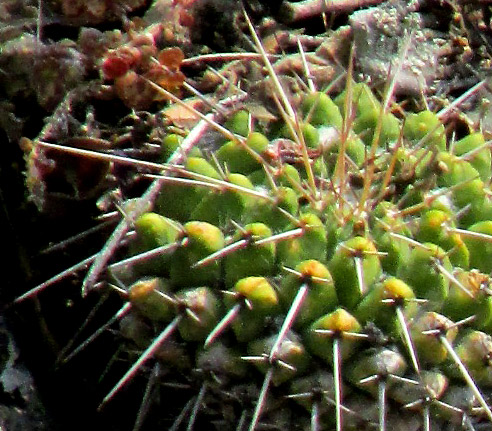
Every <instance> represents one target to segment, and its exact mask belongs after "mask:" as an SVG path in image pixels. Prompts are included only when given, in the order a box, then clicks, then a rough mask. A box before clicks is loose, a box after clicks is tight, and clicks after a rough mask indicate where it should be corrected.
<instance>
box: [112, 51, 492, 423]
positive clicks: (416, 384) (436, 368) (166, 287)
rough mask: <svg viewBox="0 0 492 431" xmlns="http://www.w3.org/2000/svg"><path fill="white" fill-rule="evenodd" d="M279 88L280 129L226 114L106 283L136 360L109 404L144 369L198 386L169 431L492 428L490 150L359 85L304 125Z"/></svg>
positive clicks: (162, 195) (312, 95)
mask: <svg viewBox="0 0 492 431" xmlns="http://www.w3.org/2000/svg"><path fill="white" fill-rule="evenodd" d="M265 61H268V60H265ZM267 64H268V63H267ZM274 78H275V76H274V75H273V76H272V79H274ZM163 91H164V90H163ZM276 91H277V92H278V93H279V94H277V97H278V99H279V100H280V101H281V102H279V103H282V104H283V106H282V108H283V114H284V117H283V120H282V122H283V124H282V125H281V126H280V127H279V125H278V124H274V123H273V121H272V122H271V123H270V124H265V122H263V123H262V124H260V123H259V122H255V121H254V118H253V126H254V127H256V129H251V127H250V123H249V122H250V121H251V118H250V116H249V115H245V114H244V112H243V111H240V115H236V116H234V118H228V119H227V122H226V124H228V126H229V127H230V128H232V129H233V131H234V132H235V133H232V132H231V131H230V130H229V131H228V132H227V131H226V132H225V133H224V134H225V135H226V136H225V137H224V139H223V140H222V141H220V142H217V143H216V148H213V149H211V150H209V151H203V152H202V153H200V152H196V153H194V154H193V156H192V157H189V158H188V159H187V160H186V162H185V163H184V167H177V166H174V168H175V169H172V168H173V167H171V169H168V170H164V171H163V173H162V175H161V176H159V179H158V180H157V181H162V182H164V183H165V184H166V186H165V187H162V188H161V190H160V191H159V193H158V197H157V199H156V204H155V206H154V208H153V212H151V211H150V210H149V211H146V212H145V213H144V214H142V215H140V216H139V217H138V218H137V219H136V220H135V221H134V228H135V232H136V235H135V237H134V238H133V239H132V243H131V244H130V247H129V251H128V253H129V256H128V259H127V260H126V261H125V263H124V264H116V265H112V266H110V271H109V272H110V275H109V278H110V280H118V282H119V283H120V291H121V296H122V300H123V302H124V306H125V307H126V310H125V313H126V314H127V316H126V317H128V315H129V316H131V318H132V319H133V320H134V322H133V324H134V325H135V327H133V328H132V329H131V330H130V329H129V325H130V324H131V323H132V322H130V320H128V319H124V320H121V322H120V323H119V325H120V331H121V334H123V335H125V336H126V340H125V341H122V343H123V347H122V349H123V350H125V349H126V350H128V351H131V350H132V349H134V348H135V346H137V348H138V349H140V350H143V353H142V355H141V356H140V357H139V358H138V359H137V360H136V362H135V363H134V364H133V365H132V366H131V367H130V368H129V370H128V372H127V373H126V374H125V375H124V376H123V377H122V378H121V379H120V381H119V382H117V383H116V382H115V386H114V387H113V389H112V390H111V391H110V392H109V394H108V395H107V396H106V397H105V398H104V400H103V404H106V403H109V402H111V400H112V399H113V398H114V397H117V396H118V393H119V391H121V390H124V389H123V388H125V387H126V386H130V385H131V380H132V379H133V378H134V376H135V375H136V374H137V373H138V372H140V371H142V370H143V365H144V364H145V363H147V362H149V361H152V360H153V361H156V362H157V363H159V364H160V367H161V368H163V369H165V370H166V372H167V374H170V373H175V374H176V375H177V376H180V377H179V378H178V380H180V383H183V384H188V383H190V381H192V380H193V381H194V383H196V381H195V380H197V381H198V386H199V388H200V389H199V390H198V391H197V392H196V393H195V394H194V395H193V397H192V399H191V400H190V402H189V403H187V404H186V405H185V406H184V407H183V414H182V415H179V417H178V418H177V419H176V421H175V422H174V425H173V429H181V428H182V429H185V428H186V429H193V427H194V424H195V423H196V422H197V421H203V422H204V423H207V424H209V426H211V425H210V424H215V425H216V427H217V428H218V429H238V430H246V429H248V430H249V431H255V430H260V429H291V430H295V429H306V430H307V429H310V430H312V431H316V430H332V429H333V430H337V431H339V430H342V429H346V430H349V429H358V430H362V429H368V430H369V429H374V428H376V429H379V430H385V429H390V428H391V427H393V428H395V427H396V428H397V429H398V426H399V425H398V424H400V423H401V422H399V421H401V418H404V419H405V418H407V419H408V420H409V421H413V423H417V424H418V425H417V426H416V427H415V429H424V430H428V429H430V424H431V423H432V426H433V428H432V429H448V428H446V427H447V426H450V427H451V426H453V427H454V428H452V429H463V430H464V429H473V425H474V424H475V423H479V422H485V423H488V424H489V426H492V425H490V424H492V412H491V409H490V407H489V402H488V396H487V390H488V388H489V387H490V386H491V385H492V377H491V374H492V363H491V360H490V358H491V357H492V341H491V338H490V335H488V332H490V331H491V330H492V311H491V299H490V298H491V290H490V282H491V281H490V278H489V276H488V275H487V274H488V273H489V272H490V271H491V269H492V264H491V263H490V262H492V252H491V251H490V250H491V248H492V245H490V244H489V243H490V242H491V240H492V220H490V219H489V217H490V216H489V214H490V213H489V212H488V211H487V209H488V200H487V197H486V195H487V194H488V193H489V190H488V189H487V186H486V185H485V183H484V181H485V180H486V179H488V178H489V177H490V175H491V171H490V154H489V151H488V149H485V147H483V143H484V140H483V137H482V136H481V135H480V134H477V133H473V134H470V135H469V136H467V137H465V138H463V139H461V140H459V141H458V142H456V143H454V146H452V145H450V143H449V142H447V139H446V134H445V129H444V126H443V124H442V123H441V121H440V120H439V116H438V115H436V114H434V113H432V112H430V111H421V112H419V113H409V114H408V115H407V116H406V118H405V120H403V119H400V118H398V117H397V116H396V115H394V114H393V113H391V112H390V110H389V109H388V107H387V106H386V105H385V104H384V103H383V102H380V101H379V100H378V99H377V97H376V96H375V95H374V94H373V92H372V90H371V89H370V88H369V87H368V86H367V85H365V84H355V85H354V84H353V83H352V82H351V78H350V77H349V78H348V79H347V85H346V89H345V91H344V92H342V93H341V94H340V95H339V96H338V97H337V98H336V99H334V100H332V98H330V97H329V96H328V95H327V94H325V93H323V92H315V91H310V92H307V94H304V95H303V99H302V102H301V104H300V109H299V111H296V110H295V109H294V108H293V107H292V106H291V105H290V104H289V101H288V100H287V98H286V97H283V96H284V95H283V93H282V92H281V88H280V87H277V89H276ZM387 100H389V97H388V98H387ZM246 123H247V124H246ZM217 126H218V125H217ZM327 136H329V137H330V138H327ZM329 139H331V140H332V142H327V141H328V140H329ZM178 141H179V140H177V139H176V138H175V137H171V135H169V136H168V137H167V138H166V139H165V142H164V144H165V145H174V146H176V145H178V146H179V145H181V143H180V142H178ZM170 153H171V151H170V150H169V148H167V147H166V148H163V154H170ZM169 161H170V164H172V158H171V159H169ZM163 167H164V166H163ZM166 168H167V167H166ZM489 254H490V256H489ZM122 280H123V281H122ZM121 286H123V287H121ZM110 323H111V324H114V320H112V321H111V322H110ZM139 325H140V326H139ZM139 327H143V328H146V330H139V329H138V328H139ZM149 328H151V332H153V334H154V339H153V340H149V338H148V333H149ZM169 343H177V344H178V345H179V346H180V347H181V348H182V351H183V352H184V353H183V357H180V356H179V355H178V356H177V357H176V356H173V355H171V354H169V355H166V354H165V352H166V351H167V350H166V349H168V344H169ZM173 380H174V379H173ZM361 405H362V406H364V407H363V408H362V409H361ZM218 406H221V407H220V408H219V407H218ZM373 407H374V408H373ZM185 417H188V422H187V423H184V424H183V423H181V422H182V421H185V419H184V418H185ZM180 426H181V428H179V427H180Z"/></svg>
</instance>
